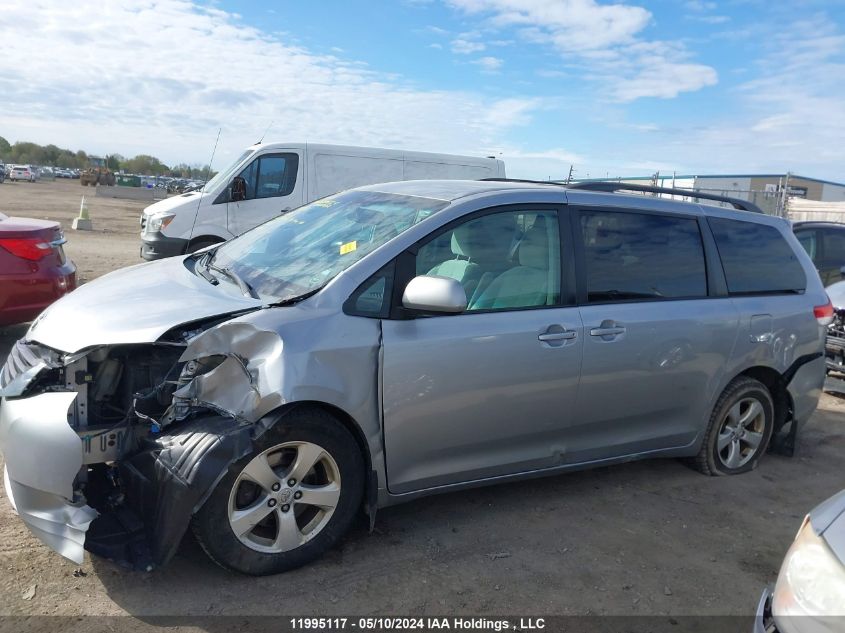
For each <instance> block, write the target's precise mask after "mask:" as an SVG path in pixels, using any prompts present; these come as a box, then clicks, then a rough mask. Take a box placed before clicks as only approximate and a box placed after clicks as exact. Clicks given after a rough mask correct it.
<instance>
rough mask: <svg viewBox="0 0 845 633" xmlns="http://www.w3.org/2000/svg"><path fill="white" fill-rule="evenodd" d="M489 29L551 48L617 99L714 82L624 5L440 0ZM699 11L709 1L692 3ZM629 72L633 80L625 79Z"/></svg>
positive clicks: (588, 0) (579, 0)
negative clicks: (653, 36)
mask: <svg viewBox="0 0 845 633" xmlns="http://www.w3.org/2000/svg"><path fill="white" fill-rule="evenodd" d="M445 1H446V2H447V4H449V5H450V6H452V7H454V8H456V9H458V10H460V11H462V12H464V13H465V14H467V15H469V16H472V17H476V18H478V19H479V20H481V22H482V25H483V28H487V29H490V30H500V29H506V28H507V29H513V30H514V31H515V33H516V35H517V36H518V37H520V38H521V39H523V40H524V41H528V42H531V43H534V44H539V45H544V46H548V47H551V48H552V49H553V50H554V51H556V52H557V53H558V54H559V55H560V57H561V58H562V61H563V63H564V64H566V65H567V66H578V67H581V68H583V69H584V70H585V71H587V72H586V73H585V75H586V76H588V77H589V78H591V79H593V80H595V81H596V82H598V83H599V84H600V85H601V86H603V87H604V89H605V90H606V92H607V94H608V95H609V96H610V97H611V98H613V99H616V100H620V101H630V100H633V99H639V98H643V97H659V98H664V99H665V98H672V97H675V96H677V95H678V94H680V93H681V92H691V91H696V90H700V89H701V88H703V87H705V86H710V85H713V84H714V83H716V82H717V81H718V76H717V73H716V71H715V70H714V69H713V68H711V67H710V66H706V65H704V64H698V63H693V62H691V61H690V59H689V58H690V53H689V51H687V49H686V48H685V46H684V45H683V44H682V43H680V42H671V41H660V40H649V39H646V38H643V37H642V32H643V31H644V30H645V29H646V28H647V27H648V26H649V25H650V24H651V22H652V14H651V13H650V12H649V11H648V10H646V9H644V8H642V7H639V6H634V5H629V4H598V3H597V2H596V1H595V0H557V1H554V2H552V1H550V0H445ZM694 4H699V5H700V6H701V10H705V9H707V8H709V4H710V3H694ZM631 77H633V78H634V79H633V80H632V79H629V78H631Z"/></svg>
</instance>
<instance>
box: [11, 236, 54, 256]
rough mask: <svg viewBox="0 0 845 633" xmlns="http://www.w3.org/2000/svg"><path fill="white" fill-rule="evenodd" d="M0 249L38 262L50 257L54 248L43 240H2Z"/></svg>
mask: <svg viewBox="0 0 845 633" xmlns="http://www.w3.org/2000/svg"><path fill="white" fill-rule="evenodd" d="M0 248H3V249H5V250H7V251H9V252H10V253H11V254H12V255H17V256H18V257H22V258H23V259H28V260H30V261H38V260H39V259H42V258H44V257H46V256H47V255H49V253H50V251H51V249H52V248H53V247H52V246H51V245H50V243H49V242H45V241H43V240H41V239H31V238H30V239H26V238H6V239H3V238H0Z"/></svg>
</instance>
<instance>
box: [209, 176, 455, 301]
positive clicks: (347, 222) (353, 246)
mask: <svg viewBox="0 0 845 633" xmlns="http://www.w3.org/2000/svg"><path fill="white" fill-rule="evenodd" d="M448 204H449V203H448V202H445V201H443V200H435V199H431V198H418V197H414V196H402V195H395V194H389V193H382V192H379V191H361V190H353V191H346V192H343V193H339V194H336V195H334V196H329V197H328V198H323V199H322V200H317V201H316V202H312V203H311V204H308V205H305V206H304V207H300V208H298V209H296V210H294V211H291V212H290V213H287V214H285V215H283V216H281V217H279V218H276V219H274V220H271V221H269V222H267V223H265V224H262V225H260V226H258V227H256V228H254V229H252V230H251V231H247V232H246V233H244V234H243V235H241V236H240V237H236V238H235V239H233V240H232V241H230V242H227V243H226V244H224V245H223V246H221V247H219V248H218V249H217V251H216V253H215V254H214V256H213V258H212V261H210V262H209V263H208V266H211V267H213V268H216V269H222V270H226V271H231V272H232V273H234V274H235V275H236V276H237V277H239V278H240V279H242V280H243V281H245V282H246V283H247V284H249V286H250V287H251V288H252V289H253V290H254V291H255V293H256V294H257V295H258V296H260V297H261V298H262V299H269V300H271V301H280V302H284V301H291V300H293V299H296V298H298V297H301V296H302V295H307V294H309V293H311V292H315V291H317V290H319V289H320V288H322V287H323V286H324V285H326V284H327V283H328V282H329V281H330V280H331V279H333V278H334V277H335V276H336V275H338V274H340V273H341V272H343V271H344V270H346V269H347V268H349V267H350V266H351V265H352V264H354V263H355V262H357V261H359V260H360V259H362V258H363V257H365V256H366V255H367V254H369V253H371V252H372V251H374V250H375V249H377V248H378V247H379V246H381V245H382V244H385V243H387V242H389V241H390V240H391V239H393V238H394V237H396V236H397V235H399V234H400V233H402V232H403V231H405V230H407V229H408V228H410V227H411V226H413V225H414V224H417V223H418V222H421V221H422V220H424V219H425V218H427V217H428V216H430V215H431V214H432V213H435V212H436V211H439V210H440V209H442V208H444V207H445V206H447V205H448Z"/></svg>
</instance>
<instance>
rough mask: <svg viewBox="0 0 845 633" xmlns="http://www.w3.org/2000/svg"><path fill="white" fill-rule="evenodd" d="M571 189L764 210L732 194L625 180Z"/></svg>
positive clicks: (597, 181)
mask: <svg viewBox="0 0 845 633" xmlns="http://www.w3.org/2000/svg"><path fill="white" fill-rule="evenodd" d="M566 186H567V187H569V188H570V189H583V190H585V191H606V192H608V193H616V192H617V191H642V192H644V193H667V194H671V195H673V196H684V197H685V198H696V199H699V200H716V201H717V202H727V203H728V204H730V205H731V206H733V207H734V208H735V209H740V210H741V211H751V212H752V213H763V210H762V209H761V208H760V207H758V206H757V205H756V204H754V203H753V202H749V201H748V200H741V199H739V198H731V197H730V196H720V195H719V194H715V193H705V192H702V191H696V190H694V189H674V188H672V187H657V186H653V185H633V184H630V183H625V182H608V181H603V180H594V181H589V182H578V183H573V184H570V185H566Z"/></svg>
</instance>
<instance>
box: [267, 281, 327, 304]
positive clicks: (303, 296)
mask: <svg viewBox="0 0 845 633" xmlns="http://www.w3.org/2000/svg"><path fill="white" fill-rule="evenodd" d="M322 289H323V287H322V286H320V287H319V288H314V290H309V291H308V292H306V293H303V294H301V295H296V296H295V297H288V298H287V299H281V300H279V301H276V302H274V303H271V304H269V305H271V306H273V307H280V306H292V305H293V304H295V303H299V302H300V301H305V300H306V299H307V298H308V297H313V296H314V295H315V294H317V293H318V292H320V291H321V290H322Z"/></svg>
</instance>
